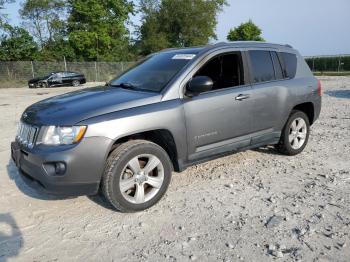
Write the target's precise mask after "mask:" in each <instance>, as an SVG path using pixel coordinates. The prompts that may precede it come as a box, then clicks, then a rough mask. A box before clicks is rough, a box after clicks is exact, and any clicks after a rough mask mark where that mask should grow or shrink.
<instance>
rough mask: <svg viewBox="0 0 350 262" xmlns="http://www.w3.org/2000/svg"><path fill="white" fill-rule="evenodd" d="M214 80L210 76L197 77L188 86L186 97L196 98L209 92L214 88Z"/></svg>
mask: <svg viewBox="0 0 350 262" xmlns="http://www.w3.org/2000/svg"><path fill="white" fill-rule="evenodd" d="M213 85H214V83H213V80H212V79H211V78H210V77H208V76H195V77H194V78H192V79H191V80H190V81H189V82H188V83H187V86H186V95H187V96H189V97H192V96H196V95H198V94H200V93H203V92H207V91H210V90H212V88H213Z"/></svg>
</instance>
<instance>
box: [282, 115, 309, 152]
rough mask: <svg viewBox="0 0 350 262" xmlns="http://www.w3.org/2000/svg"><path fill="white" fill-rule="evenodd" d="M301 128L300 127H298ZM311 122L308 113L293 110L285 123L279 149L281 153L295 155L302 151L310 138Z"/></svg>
mask: <svg viewBox="0 0 350 262" xmlns="http://www.w3.org/2000/svg"><path fill="white" fill-rule="evenodd" d="M299 126H300V128H299V129H298V127H299ZM309 134H310V123H309V118H308V117H307V115H306V114H305V113H304V112H302V111H298V110H293V111H292V113H291V114H290V116H289V118H288V121H287V123H286V124H285V126H284V128H283V130H282V134H281V138H280V141H279V143H278V144H277V147H276V148H277V149H278V151H279V152H280V153H282V154H285V155H289V156H294V155H297V154H299V153H300V152H302V151H303V150H304V148H305V146H306V144H307V142H308V140H309Z"/></svg>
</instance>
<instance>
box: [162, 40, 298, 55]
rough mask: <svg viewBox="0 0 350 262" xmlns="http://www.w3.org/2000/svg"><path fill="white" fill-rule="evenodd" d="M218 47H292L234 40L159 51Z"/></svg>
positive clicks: (183, 50) (206, 49)
mask: <svg viewBox="0 0 350 262" xmlns="http://www.w3.org/2000/svg"><path fill="white" fill-rule="evenodd" d="M220 47H236V48H240V47H241V48H250V47H253V48H254V47H255V48H276V49H280V48H286V49H292V48H293V47H292V46H290V45H287V44H274V43H267V42H258V41H234V42H220V43H216V44H209V45H205V46H194V47H182V48H167V49H164V50H162V51H161V52H172V51H173V52H176V51H182V52H186V53H190V52H191V51H192V52H194V53H198V52H200V51H208V50H212V49H216V48H220Z"/></svg>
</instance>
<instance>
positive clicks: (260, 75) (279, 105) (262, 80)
mask: <svg viewBox="0 0 350 262" xmlns="http://www.w3.org/2000/svg"><path fill="white" fill-rule="evenodd" d="M248 57H249V59H248V60H249V69H250V79H251V83H252V91H251V92H252V95H251V99H252V101H253V104H254V106H253V109H252V126H251V128H252V129H251V131H252V144H259V143H263V142H264V141H270V140H271V139H274V138H276V139H278V137H279V136H280V129H281V123H282V122H283V119H282V118H283V114H284V108H285V106H286V104H285V103H286V99H287V96H288V90H287V88H286V87H285V85H284V84H285V80H284V79H283V73H282V68H281V65H280V62H279V58H278V55H277V53H276V52H275V51H269V50H250V51H248Z"/></svg>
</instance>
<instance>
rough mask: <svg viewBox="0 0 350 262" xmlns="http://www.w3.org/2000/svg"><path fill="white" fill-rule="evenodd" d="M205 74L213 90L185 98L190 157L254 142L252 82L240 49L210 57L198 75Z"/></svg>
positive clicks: (203, 155)
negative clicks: (210, 81)
mask: <svg viewBox="0 0 350 262" xmlns="http://www.w3.org/2000/svg"><path fill="white" fill-rule="evenodd" d="M199 75H205V76H208V77H210V78H211V79H212V80H213V82H214V86H213V90H212V91H209V92H205V93H202V94H199V95H197V96H194V97H192V98H188V97H186V98H184V112H185V118H186V128H187V143H188V154H189V161H195V160H199V159H201V158H206V157H210V156H212V155H216V154H221V153H224V152H226V151H232V150H238V149H239V148H240V147H245V146H248V145H249V144H250V136H249V132H250V128H251V110H252V106H253V105H252V103H251V100H250V95H251V86H250V85H246V84H245V81H244V73H243V66H242V56H241V54H240V52H234V53H229V54H223V55H219V56H217V57H214V58H213V59H211V60H209V62H208V63H206V64H205V65H204V66H203V67H202V68H201V69H199V71H198V72H197V73H196V74H195V75H194V77H195V76H199Z"/></svg>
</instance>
